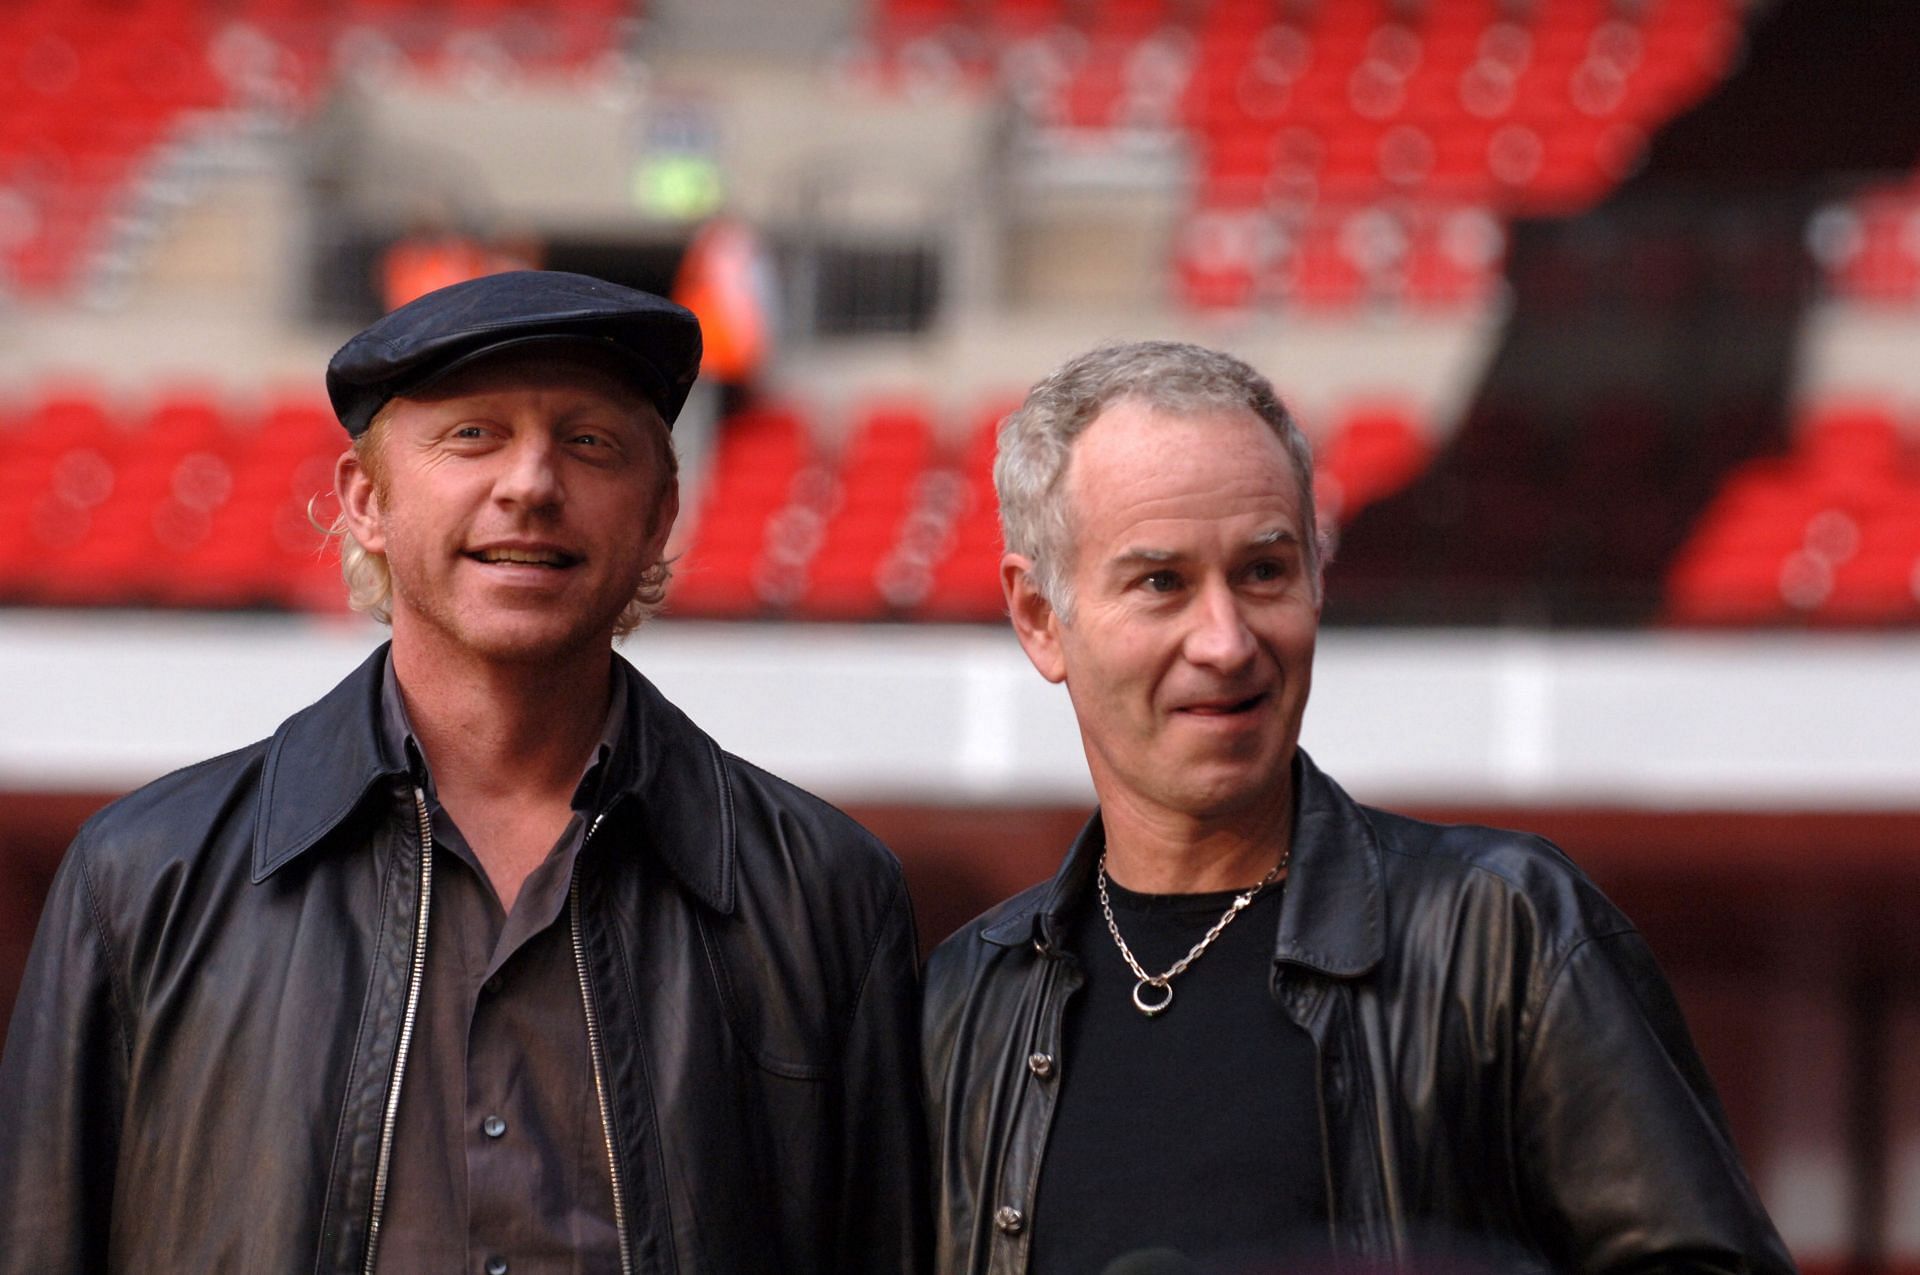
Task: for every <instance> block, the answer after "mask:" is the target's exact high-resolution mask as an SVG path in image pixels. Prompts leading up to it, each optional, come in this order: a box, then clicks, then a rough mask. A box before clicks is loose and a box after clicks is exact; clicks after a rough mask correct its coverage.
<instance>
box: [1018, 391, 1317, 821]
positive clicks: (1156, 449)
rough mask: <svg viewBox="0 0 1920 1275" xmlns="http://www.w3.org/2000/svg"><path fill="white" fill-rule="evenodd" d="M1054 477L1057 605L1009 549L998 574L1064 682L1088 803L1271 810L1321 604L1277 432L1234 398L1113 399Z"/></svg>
mask: <svg viewBox="0 0 1920 1275" xmlns="http://www.w3.org/2000/svg"><path fill="white" fill-rule="evenodd" d="M1060 483H1061V487H1062V493H1061V494H1062V498H1063V499H1064V501H1065V508H1066V513H1067V521H1068V528H1069V541H1070V544H1071V546H1072V554H1071V561H1070V562H1069V563H1068V564H1066V566H1067V570H1068V572H1069V577H1070V579H1071V581H1072V596H1073V598H1074V603H1073V613H1072V619H1071V622H1070V623H1069V622H1066V621H1063V620H1062V619H1061V618H1060V617H1059V615H1058V614H1057V613H1055V612H1054V611H1053V610H1052V608H1051V607H1050V606H1049V605H1048V604H1047V602H1046V600H1045V599H1044V598H1043V597H1041V596H1040V595H1039V593H1038V592H1037V591H1036V590H1035V589H1034V588H1033V587H1032V582H1031V577H1030V568H1031V563H1029V562H1028V561H1027V560H1026V559H1025V558H1023V557H1021V556H1020V555H1018V554H1009V555H1007V558H1006V560H1005V561H1004V562H1003V563H1002V567H1001V572H1002V582H1003V584H1004V585H1005V587H1006V590H1007V596H1008V602H1009V606H1010V609H1011V610H1012V612H1013V618H1014V624H1015V628H1016V630H1017V631H1018V633H1019V635H1020V639H1021V644H1022V645H1023V646H1024V647H1025V648H1026V651H1027V654H1028V656H1029V657H1030V658H1031V659H1032V660H1033V662H1034V665H1035V667H1036V668H1038V669H1039V670H1040V672H1041V673H1042V674H1043V675H1044V676H1046V677H1047V678H1048V679H1049V680H1051V681H1056V682H1065V683H1066V686H1067V691H1068V693H1069V694H1070V695H1071V696H1072V699H1073V707H1074V712H1075V714H1076V716H1077V717H1078V718H1079V722H1080V734H1081V739H1082V741H1083V743H1084V744H1085V747H1086V752H1087V763H1088V767H1089V769H1090V770H1091V771H1092V774H1093V781H1094V787H1095V788H1096V790H1097V791H1098V793H1099V795H1100V800H1101V804H1102V805H1103V806H1104V807H1107V808H1109V809H1113V808H1116V807H1120V808H1124V809H1125V810H1126V811H1127V812H1128V813H1129V814H1132V815H1137V816H1141V817H1147V818H1152V819H1155V820H1156V821H1161V822H1165V821H1168V820H1172V821H1186V822H1187V823H1188V824H1189V825H1191V826H1195V827H1198V828H1202V829H1204V828H1208V827H1224V826H1230V825H1233V824H1236V823H1239V822H1243V821H1258V820H1260V819H1264V818H1270V817H1274V816H1275V815H1276V814H1278V815H1281V816H1284V812H1285V810H1286V809H1287V805H1288V803H1289V802H1290V801H1291V788H1290V774H1291V772H1290V767H1291V765H1292V761H1293V753H1294V748H1295V746H1296V744H1297V743H1298V741H1299V737H1300V721H1301V717H1302V715H1303V714H1304V713H1305V711H1306V705H1307V692H1308V688H1309V685H1310V682H1311V678H1312V671H1313V648H1314V638H1315V635H1316V633H1317V631H1318V628H1319V620H1320V607H1319V603H1318V601H1317V597H1316V590H1315V587H1314V585H1315V581H1314V580H1313V578H1312V573H1311V570H1310V569H1309V566H1308V560H1307V554H1306V552H1305V545H1304V543H1303V539H1302V537H1303V531H1302V527H1301V510H1300V491H1299V486H1298V482H1297V479H1296V478H1295V476H1294V471H1293V467H1292V464H1291V462H1290V461H1289V459H1288V455H1287V451H1286V448H1285V446H1284V445H1283V444H1282V443H1281V442H1280V440H1279V438H1278V437H1276V436H1275V434H1274V432H1273V430H1272V429H1271V428H1270V427H1268V426H1267V425H1266V424H1265V423H1264V422H1262V421H1261V420H1259V419H1258V418H1257V417H1255V416H1254V415H1252V413H1250V412H1239V411H1231V410H1230V411H1226V412H1223V413H1221V414H1216V415H1205V416H1193V417H1182V416H1174V415H1168V414H1164V413H1161V412H1159V411H1157V410H1155V409H1153V408H1150V407H1147V406H1145V405H1143V404H1141V403H1139V402H1137V401H1134V400H1122V401H1120V402H1117V403H1115V404H1113V405H1112V406H1110V407H1108V408H1107V409H1106V410H1105V411H1104V412H1102V413H1101V415H1100V416H1099V418H1098V419H1096V420H1095V421H1094V422H1093V424H1092V425H1090V426H1089V427H1088V428H1087V429H1086V431H1085V432H1084V433H1082V434H1081V435H1080V436H1079V438H1078V439H1077V440H1075V442H1074V444H1073V450H1072V453H1071V455H1070V457H1069V460H1068V463H1067V469H1066V472H1065V474H1064V475H1063V476H1062V478H1061V479H1060Z"/></svg>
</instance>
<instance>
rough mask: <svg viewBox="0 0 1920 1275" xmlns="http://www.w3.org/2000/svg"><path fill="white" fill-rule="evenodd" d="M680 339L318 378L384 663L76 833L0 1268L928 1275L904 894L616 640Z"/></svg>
mask: <svg viewBox="0 0 1920 1275" xmlns="http://www.w3.org/2000/svg"><path fill="white" fill-rule="evenodd" d="M699 358H700V332H699V327H698V324H697V322H696V321H695V319H694V317H693V315H692V314H691V313H689V312H688V311H686V310H683V309H681V308H680V307H678V306H675V305H673V304H671V303H669V302H666V301H663V300H661V299H659V298H657V297H653V296H649V295H647V294H645V293H640V292H635V291H632V290H629V289H625V288H619V287H614V286H612V285H609V284H606V283H603V282H601V281H599V280H595V279H589V278H585V277H583V276H579V275H570V274H558V273H545V272H519V273H513V274H506V275H497V276H493V277H490V278H486V279H480V280H475V281H472V282H469V283H464V284H458V285H455V286H454V287H451V288H446V289H443V290H441V291H439V292H435V293H431V294H429V295H427V296H425V297H422V298H421V299H419V300H418V301H415V302H413V303H412V304H410V305H407V306H405V307H403V308H401V309H400V310H397V311H395V312H394V313H392V314H390V315H388V316H387V317H386V318H384V319H382V320H380V321H379V322H377V323H375V324H374V325H373V326H372V327H370V328H368V329H367V330H366V331H364V332H362V333H360V334H359V335H358V336H356V337H355V338H354V339H353V340H351V341H349V342H348V343H347V344H346V345H345V346H344V347H343V348H342V349H341V350H340V351H339V353H338V354H337V355H335V357H334V359H333V362H332V364H331V365H330V367H329V368H328V372H327V387H328V390H329V393H330V395H331V397H332V400H333V405H334V408H335V410H336V412H337V414H338V415H339V417H340V420H341V422H342V424H344V425H345V426H346V428H347V431H348V433H349V434H350V435H351V436H352V439H353V442H352V446H351V448H350V449H349V450H347V451H346V452H345V453H344V454H343V455H342V456H341V458H340V461H339V464H338V467H337V473H336V490H337V493H338V496H339V499H340V504H341V515H340V522H339V524H338V526H337V527H336V531H337V532H339V533H340V536H341V544H342V551H343V552H342V559H343V566H344V569H345V573H346V576H347V580H348V585H349V587H350V589H351V591H352V594H353V597H354V601H355V605H357V606H359V607H361V608H362V609H364V610H367V611H370V612H371V613H373V614H375V615H377V616H379V617H380V618H382V619H384V620H387V621H389V622H390V623H391V625H392V630H393V639H392V642H391V643H390V644H388V645H387V646H385V647H383V648H382V649H381V650H379V651H377V652H376V653H375V654H374V655H373V656H372V657H371V658H370V659H369V660H368V661H367V662H366V663H365V664H363V665H362V666H361V667H360V668H359V669H358V670H357V671H356V672H354V673H353V674H352V675H351V676H349V677H348V678H347V680H346V681H344V682H342V683H341V684H340V685H339V686H338V687H336V688H335V689H334V690H333V691H332V692H330V693H329V694H328V695H327V696H326V697H325V698H323V699H322V700H320V701H319V702H318V703H316V704H314V705H312V706H310V707H308V708H306V709H303V710H302V711H301V712H299V713H297V714H295V715H294V716H293V717H292V718H290V719H289V720H288V721H287V722H286V723H285V724H284V725H283V726H281V727H280V729H279V730H278V731H277V732H275V734H274V735H273V737H272V738H271V739H269V740H266V741H263V742H261V743H258V744H255V745H252V746H250V747H247V748H243V749H241V750H239V751H238V752H234V753H230V754H228V755H226V756H224V757H219V758H215V759H214V760H212V761H208V762H203V763H201V764H200V765H197V766H193V767H189V768H188V769H186V770H183V771H179V772H177V773H175V774H173V775H169V776H167V777H166V778H163V779H161V780H159V781H157V782H155V783H153V784H151V785H149V786H147V787H145V788H143V789H141V790H140V791H138V792H136V793H134V794H133V795H131V796H129V797H127V798H125V799H124V800H122V801H119V802H116V803H115V804H114V805H112V806H110V807H108V808H107V809H106V810H105V811H102V812H101V813H100V814H99V815H98V816H96V817H95V818H94V819H93V820H92V821H90V822H89V823H88V824H87V826H86V827H85V828H84V829H83V830H82V831H81V833H80V835H79V837H78V838H77V839H76V841H75V842H74V845H73V846H72V848H71V849H70V850H69V852H68V854H67V856H66V859H65V861H64V862H63V863H62V865H61V868H60V871H59V874H58V876H57V878H56V880H55V883H54V888H53V891H52V894H51V897H50V899H49V902H48V904H47V910H46V913H45V916H44V918H43V919H42V921H41V925H40V930H39V933H38V935H37V936H36V939H35V943H34V948H33V954H32V956H31V958H30V960H29V963H28V968H27V974H26V980H25V983H24V986H23V988H22V990H21V995H20V1000H19V1003H18V1006H17V1008H16V1010H15V1013H14V1018H13V1023H12V1027H11V1030H10V1033H9V1035H8V1038H7V1050H6V1056H5V1059H4V1061H0V1093H4V1094H6V1095H7V1099H8V1102H7V1106H8V1118H7V1119H6V1120H5V1121H0V1237H4V1238H3V1239H0V1271H4V1272H9V1273H11V1272H28V1271H32V1272H54V1271H88V1272H97V1271H140V1272H172V1271H179V1272H189V1271H191V1272H206V1271H236V1272H276V1273H278V1272H294V1271H320V1272H370V1271H402V1272H435V1273H438V1272H474V1273H476V1275H478V1273H480V1272H485V1273H487V1275H505V1273H506V1272H513V1273H514V1275H533V1273H535V1272H539V1273H542V1275H544V1273H548V1272H568V1273H570V1275H576V1273H577V1275H584V1273H587V1272H595V1273H601V1272H606V1273H612V1272H619V1273H621V1275H628V1273H631V1272H688V1273H691V1272H694V1271H703V1272H709V1271H710V1272H721V1273H731V1272H752V1271H766V1272H781V1273H782V1275H790V1273H793V1272H810V1271H817V1272H849V1271H853V1272H858V1271H871V1272H875V1273H876V1275H878V1273H880V1272H886V1273H887V1275H896V1273H897V1272H902V1271H915V1270H918V1269H920V1268H921V1265H922V1260H923V1258H922V1248H923V1244H924V1237H925V1226H924V1222H923V1217H922V1210H923V1208H924V1206H925V1199H924V1191H923V1188H922V1179H921V1172H922V1169H921V1162H922V1154H921V1152H922V1144H923V1142H924V1130H923V1126H922V1117H921V1114H920V1108H919V1106H918V1100H917V1098H916V1096H915V1095H916V1092H917V1086H916V1083H915V1077H916V1075H917V1066H918V1060H917V1054H916V1046H915V1030H914V1024H915V1014H916V1007H915V1006H916V998H915V947H914V936H913V927H912V920H911V914H910V912H909V909H908V904H907V897H906V893H905V890H904V888H903V887H902V884H901V877H900V870H899V866H898V864H897V863H896V862H895V861H894V860H893V858H892V857H891V856H890V855H889V854H888V853H887V852H886V850H885V849H883V848H882V847H881V846H880V845H879V844H878V843H877V842H876V841H875V840H874V839H873V838H872V837H871V836H869V835H868V834H867V833H866V832H864V831H863V830H862V829H860V828H859V827H858V826H857V825H856V824H854V823H852V822H851V821H850V820H848V819H847V818H846V817H845V816H843V815H841V814H840V813H839V812H838V811H836V810H834V809H832V808H831V807H830V806H827V805H826V804H825V803H823V802H821V801H819V800H817V799H815V798H813V797H811V796H809V795H807V794H806V793H803V792H800V791H799V790H797V789H795V788H793V787H791V786H790V785H787V784H785V783H783V782H781V781H780V780H778V779H775V778H774V777H772V776H770V775H767V774H765V773H764V772H762V771H759V770H757V769H755V768H754V767H752V766H750V765H748V764H746V763H745V762H743V761H741V760H739V759H738V758H735V757H732V756H729V755H728V754H727V753H725V752H723V751H722V750H721V749H720V748H719V747H717V746H716V745H715V744H714V742H713V741H712V740H711V739H709V738H708V737H707V736H706V735H705V734H703V733H702V732H701V731H700V730H699V729H698V728H697V727H696V726H694V725H693V723H691V722H690V721H688V720H687V718H686V717H685V716H684V715H683V714H681V712H680V711H679V710H678V709H676V708H675V707H674V706H673V705H672V704H670V703H668V702H667V701H666V700H665V699H664V698H662V696H661V695H660V693H659V692H658V691H657V690H655V689H654V687H653V686H652V685H651V684H649V683H648V682H647V680H646V679H645V678H644V677H642V676H641V675H640V674H639V673H638V672H636V671H635V670H634V669H633V668H632V667H631V666H630V665H628V664H627V663H626V662H625V661H624V660H622V659H620V658H619V657H617V656H616V655H615V654H614V653H613V651H612V649H611V643H612V640H613V639H614V638H615V637H617V636H619V635H621V634H624V633H626V632H628V631H629V630H631V629H632V628H634V627H635V626H636V625H638V624H639V623H640V622H641V621H642V620H643V619H644V618H645V617H646V616H647V615H648V614H650V613H651V612H652V611H653V610H655V609H656V608H657V607H658V606H659V604H660V602H661V600H662V597H663V592H664V588H665V584H666V577H667V566H666V563H665V562H664V560H663V546H664V544H665V542H666V538H667V533H668V531H669V529H670V528H671V526H672V523H673V519H674V514H675V511H676V509H677V505H678V496H677V487H676V479H675V462H674V456H673V449H672V445H671V441H670V438H669V430H670V429H671V427H672V424H673V420H674V418H675V416H676V415H677V414H678V413H679V411H680V408H681V405H682V404H683V403H684V402H685V400H686V396H687V391H688V388H689V386H690V385H691V384H692V382H693V379H694V375H695V373H696V371H697V369H698V366H699Z"/></svg>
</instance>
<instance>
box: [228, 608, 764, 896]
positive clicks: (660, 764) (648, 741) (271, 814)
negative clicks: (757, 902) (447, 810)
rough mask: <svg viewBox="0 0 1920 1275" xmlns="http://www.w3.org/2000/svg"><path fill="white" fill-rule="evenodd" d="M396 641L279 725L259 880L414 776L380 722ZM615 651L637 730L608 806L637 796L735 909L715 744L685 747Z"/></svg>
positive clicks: (260, 831)
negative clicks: (382, 789) (383, 790)
mask: <svg viewBox="0 0 1920 1275" xmlns="http://www.w3.org/2000/svg"><path fill="white" fill-rule="evenodd" d="M389 645H391V644H390V643H383V644H382V645H381V646H380V648H379V649H378V650H376V651H374V653H373V654H372V655H370V656H368V657H367V659H366V660H365V662H363V663H362V664H361V665H360V667H359V668H358V669H356V670H354V672H353V673H352V675H351V676H349V677H348V678H347V679H346V680H345V681H343V682H341V683H340V685H338V686H336V687H335V688H334V689H333V690H332V691H330V692H328V694H327V695H326V696H325V697H323V698H322V699H320V700H319V701H318V702H317V703H314V704H312V705H311V706H309V707H307V708H305V709H303V710H301V711H300V712H298V713H296V714H294V715H293V716H292V717H291V718H289V719H287V721H286V722H285V724H283V725H282V726H281V727H280V729H279V730H277V731H275V732H274V735H273V738H272V740H271V741H269V743H268V746H267V756H266V763H265V771H264V774H263V776H262V784H263V786H264V788H265V790H266V800H264V801H262V802H260V804H259V814H258V816H257V817H256V819H255V823H254V830H253V882H254V884H256V885H258V884H259V883H261V882H262V881H265V880H266V879H267V878H268V877H270V876H272V875H273V874H274V873H275V872H277V871H279V870H280V869H281V868H283V867H285V866H286V865H287V864H288V863H290V862H292V861H293V860H294V859H297V858H299V857H300V856H301V855H303V854H305V853H306V852H307V851H309V850H311V849H313V848H314V847H315V846H317V845H319V844H320V843H321V842H322V841H324V840H325V839H326V838H327V836H328V834H329V833H331V832H332V831H333V830H334V829H336V828H338V827H339V826H340V825H341V824H342V823H344V822H345V821H346V819H347V817H348V816H349V815H351V814H352V813H353V812H354V810H355V809H356V808H358V807H359V805H360V804H361V802H363V801H364V800H366V797H367V794H368V793H369V792H370V791H372V790H373V789H374V788H375V787H376V786H377V785H381V784H383V783H386V782H391V781H392V780H394V779H397V778H399V777H401V776H403V775H405V774H406V773H407V764H406V760H405V759H404V758H400V757H394V756H392V755H390V753H389V750H388V749H387V748H386V747H385V745H384V743H383V742H382V732H381V730H380V688H381V673H382V670H383V669H384V668H385V667H386V660H387V647H388V646H389ZM609 658H611V659H612V660H613V662H614V677H615V679H616V689H615V693H616V694H622V695H625V696H626V697H627V712H628V718H627V720H628V721H629V723H631V724H632V726H633V729H630V730H629V731H628V732H627V733H626V737H625V744H624V746H623V747H621V748H620V749H618V750H617V751H616V752H615V753H614V755H613V756H611V757H609V758H608V761H607V764H608V766H609V767H610V768H611V769H610V770H609V772H608V775H607V778H606V786H605V787H604V788H603V789H602V791H603V792H605V793H607V794H608V797H607V804H606V810H607V811H609V812H611V811H613V810H615V809H617V808H618V807H620V806H621V805H622V804H631V805H632V806H633V807H634V808H635V809H636V810H637V811H638V814H637V816H635V817H636V818H637V819H638V820H639V821H640V822H641V823H642V825H643V826H644V828H645V832H646V835H645V837H644V842H645V844H647V845H648V846H650V847H651V848H652V849H653V850H654V851H655V853H657V854H659V856H660V858H661V861H662V862H664V863H665V864H666V865H667V867H668V868H669V869H670V870H671V871H672V872H673V874H674V875H675V876H676V877H678V878H679V879H680V881H681V883H682V884H683V885H685V886H686V888H687V889H688V890H689V891H691V892H692V893H693V895H694V896H695V897H696V898H698V899H700V901H701V902H703V903H705V904H706V905H707V906H708V907H709V908H712V909H713V910H714V911H716V912H720V913H731V912H732V911H733V909H734V901H735V896H734V854H735V828H734V824H733V820H732V811H733V804H732V802H731V801H730V800H729V799H728V796H727V794H726V793H725V792H724V786H725V783H726V781H725V778H724V776H723V774H722V772H721V770H720V769H719V768H718V767H717V766H715V765H714V764H713V760H712V756H711V750H710V749H707V748H697V747H689V746H688V745H689V743H690V742H692V741H694V740H696V739H697V738H698V729H697V728H696V727H695V726H694V725H693V723H692V722H690V721H688V720H687V718H686V716H685V714H683V713H681V711H680V710H679V709H678V708H675V707H674V706H673V705H672V704H670V703H668V702H667V700H666V698H665V697H664V696H662V695H661V694H660V692H659V691H658V690H656V689H655V688H654V686H653V684H652V683H651V682H649V681H647V679H646V678H644V677H642V676H641V675H640V673H639V672H638V671H637V670H636V669H635V668H634V667H633V666H632V665H631V664H629V663H627V661H626V660H625V659H623V658H621V657H620V656H618V655H612V654H610V655H609ZM716 811H717V812H718V813H719V817H718V818H715V817H714V816H715V812H716Z"/></svg>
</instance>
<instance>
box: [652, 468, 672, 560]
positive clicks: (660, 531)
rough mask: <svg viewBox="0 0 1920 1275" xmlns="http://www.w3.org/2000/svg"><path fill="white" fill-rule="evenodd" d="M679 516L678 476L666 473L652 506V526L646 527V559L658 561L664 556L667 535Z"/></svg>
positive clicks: (670, 532) (669, 534) (670, 533)
mask: <svg viewBox="0 0 1920 1275" xmlns="http://www.w3.org/2000/svg"><path fill="white" fill-rule="evenodd" d="M679 516H680V476H679V475H678V474H669V475H667V481H666V485H665V487H664V488H662V490H661V492H660V501H659V503H658V504H656V505H655V506H654V507H653V526H651V527H649V528H648V529H647V559H648V561H650V562H658V561H660V559H662V558H663V557H665V556H666V552H667V537H668V536H671V535H672V534H673V523H674V520H675V519H677V518H678V517H679Z"/></svg>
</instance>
